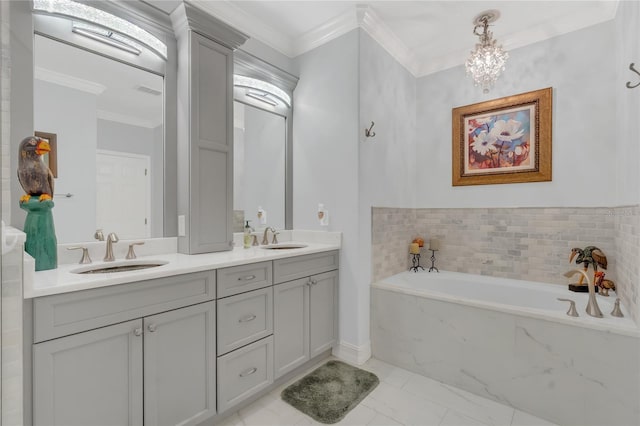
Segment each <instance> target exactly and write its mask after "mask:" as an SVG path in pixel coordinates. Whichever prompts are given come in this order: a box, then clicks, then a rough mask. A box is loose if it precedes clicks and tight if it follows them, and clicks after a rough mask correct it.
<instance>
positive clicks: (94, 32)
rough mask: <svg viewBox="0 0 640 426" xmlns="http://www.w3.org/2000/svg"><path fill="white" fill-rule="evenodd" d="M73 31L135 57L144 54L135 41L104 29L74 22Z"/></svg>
mask: <svg viewBox="0 0 640 426" xmlns="http://www.w3.org/2000/svg"><path fill="white" fill-rule="evenodd" d="M71 31H73V32H74V33H76V34H80V35H82V36H85V37H88V38H90V39H92V40H96V41H99V42H101V43H105V44H108V45H109V46H113V47H117V48H118V49H120V50H124V51H126V52H129V53H133V54H134V55H140V53H142V50H141V49H140V47H141V46H140V47H137V46H135V44H137V43H135V42H134V41H132V40H129V39H127V38H126V37H123V36H121V35H119V34H116V33H114V32H113V31H110V30H107V29H104V28H102V27H96V26H93V25H87V24H82V23H78V22H74V23H73V27H72V29H71ZM138 46H139V45H138Z"/></svg>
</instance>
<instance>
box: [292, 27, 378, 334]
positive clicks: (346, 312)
mask: <svg viewBox="0 0 640 426" xmlns="http://www.w3.org/2000/svg"><path fill="white" fill-rule="evenodd" d="M358 45H359V35H358V30H354V31H351V32H349V33H348V34H345V35H344V36H342V37H339V38H337V39H335V40H332V41H330V42H329V43H327V44H325V45H323V46H320V47H318V48H316V49H314V50H312V51H310V52H307V53H305V54H303V55H301V56H299V57H298V58H296V65H297V70H298V72H297V73H294V74H298V75H299V76H300V81H299V82H298V86H297V87H296V90H295V92H294V105H295V107H294V111H293V140H294V149H293V181H294V185H293V228H294V229H320V225H319V224H318V216H317V210H318V203H324V205H325V207H326V208H327V209H328V210H329V212H330V225H329V227H328V229H329V230H336V231H342V238H343V245H342V250H341V253H340V310H339V315H340V340H341V341H347V342H350V343H352V344H358V343H359V340H360V337H359V332H358V327H359V324H358V318H361V317H362V316H364V313H362V312H359V310H360V307H361V305H362V301H363V299H361V298H360V294H359V293H360V291H361V289H360V288H359V287H358V285H357V283H358V279H357V277H358V274H359V271H360V268H361V267H360V265H359V264H358V257H359V249H360V247H358V132H359V130H358V126H359V125H358V108H359V98H358ZM367 303H368V301H367ZM366 314H367V315H368V311H367V313H366ZM367 338H368V336H367Z"/></svg>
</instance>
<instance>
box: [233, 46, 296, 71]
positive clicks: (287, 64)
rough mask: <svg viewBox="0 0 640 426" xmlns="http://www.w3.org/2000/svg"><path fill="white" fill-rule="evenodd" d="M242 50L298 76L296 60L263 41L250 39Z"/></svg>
mask: <svg viewBox="0 0 640 426" xmlns="http://www.w3.org/2000/svg"><path fill="white" fill-rule="evenodd" d="M240 50H244V51H245V52H247V53H251V54H252V55H253V56H256V57H258V58H260V59H262V60H263V61H265V62H268V63H270V64H271V65H274V66H276V67H278V68H280V69H281V70H284V71H286V72H288V73H289V74H293V75H295V76H297V75H298V70H297V66H296V61H295V59H291V58H289V57H288V56H286V55H283V54H282V53H280V52H278V51H277V50H275V49H274V48H272V47H269V46H267V45H266V44H264V43H262V42H261V41H258V40H256V39H254V38H250V39H249V40H247V41H246V42H245V43H244V44H243V45H242V46H241V47H240Z"/></svg>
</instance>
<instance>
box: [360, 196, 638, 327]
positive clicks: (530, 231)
mask: <svg viewBox="0 0 640 426" xmlns="http://www.w3.org/2000/svg"><path fill="white" fill-rule="evenodd" d="M638 210H639V208H638V207H637V206H636V207H615V208H607V207H593V208H588V207H587V208H578V207H575V208H574V207H556V208H495V209H493V208H432V209H427V208H420V209H410V208H408V209H407V208H377V207H375V208H373V209H372V246H373V247H372V263H373V277H372V282H377V281H379V280H381V279H383V278H386V277H389V276H391V275H394V274H396V273H399V272H402V271H404V270H407V269H408V268H409V263H410V260H409V255H408V245H409V243H410V242H411V240H412V239H413V238H414V237H415V236H418V235H420V236H422V237H424V238H425V239H426V240H428V239H429V238H430V237H434V236H437V237H438V238H440V239H441V247H440V248H441V249H440V251H439V252H437V254H436V257H437V262H436V266H438V268H440V269H443V270H448V271H456V272H465V273H471V274H479V275H491V276H496V277H505V278H514V279H520V280H528V281H538V282H546V283H557V284H566V283H567V280H566V278H564V277H563V275H562V274H563V273H564V272H565V271H567V270H568V269H570V268H571V267H576V266H577V265H575V263H572V264H570V263H569V254H570V251H571V248H572V247H585V246H587V245H590V244H593V245H596V246H598V247H600V248H601V249H602V250H603V251H604V252H605V253H606V254H607V257H608V261H609V267H608V270H607V278H610V279H612V280H614V281H615V282H616V285H617V286H618V288H619V291H618V293H619V294H620V295H621V298H622V303H623V305H624V306H625V307H626V308H627V310H628V311H629V312H630V314H631V316H632V318H633V319H634V320H635V321H636V323H638V321H639V320H640V314H639V313H638V305H639V303H638V293H639V290H638V286H640V280H639V277H638V267H637V264H638V261H637V259H638V258H639V257H638V253H640V249H639V242H638V222H639V218H640V216H639V215H638ZM430 255H431V253H430V252H429V251H427V250H424V251H423V255H422V262H421V263H422V264H423V265H429V256H430ZM634 255H635V257H634ZM620 262H624V265H628V266H625V267H620V266H619V263H620Z"/></svg>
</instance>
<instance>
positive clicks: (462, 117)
mask: <svg viewBox="0 0 640 426" xmlns="http://www.w3.org/2000/svg"><path fill="white" fill-rule="evenodd" d="M552 92H553V89H552V88H551V87H548V88H546V89H541V90H536V91H533V92H527V93H522V94H519V95H514V96H507V97H504V98H500V99H493V100H490V101H486V102H480V103H477V104H473V105H467V106H462V107H457V108H454V109H453V111H452V114H453V122H452V124H453V126H452V127H453V159H452V161H453V164H452V165H453V180H452V183H453V186H462V185H491V184H501V183H519V182H543V181H550V180H551V116H552V106H551V105H552Z"/></svg>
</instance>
